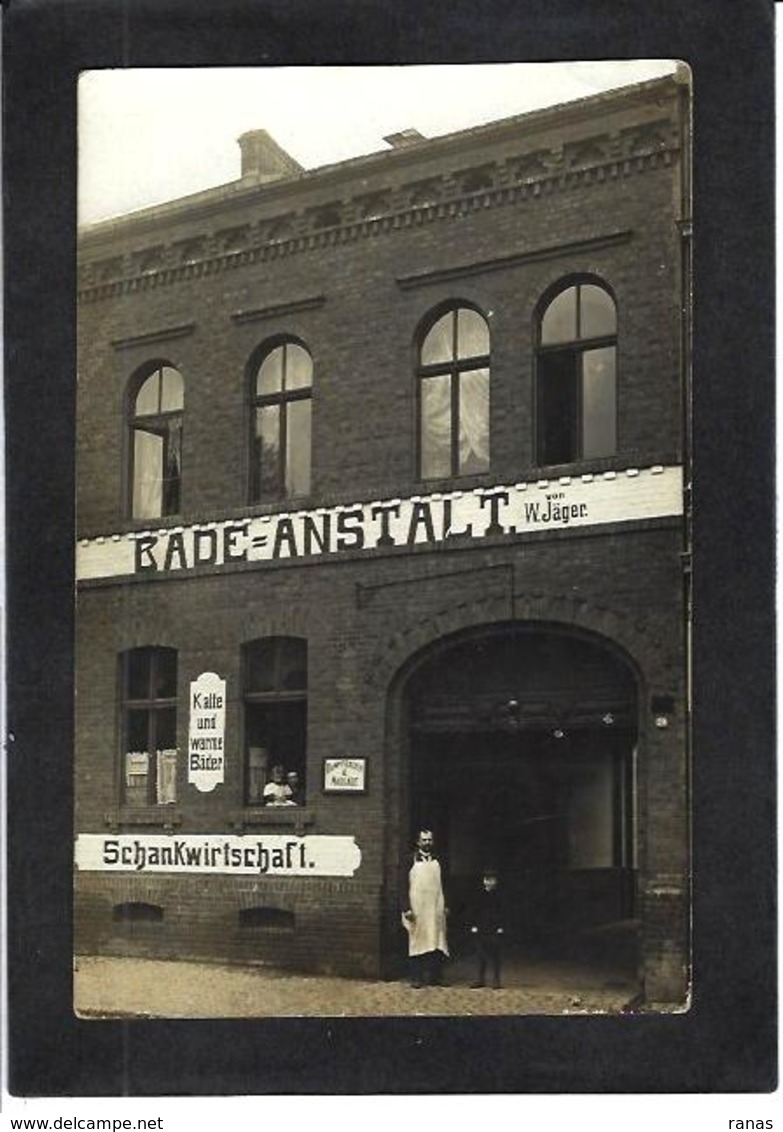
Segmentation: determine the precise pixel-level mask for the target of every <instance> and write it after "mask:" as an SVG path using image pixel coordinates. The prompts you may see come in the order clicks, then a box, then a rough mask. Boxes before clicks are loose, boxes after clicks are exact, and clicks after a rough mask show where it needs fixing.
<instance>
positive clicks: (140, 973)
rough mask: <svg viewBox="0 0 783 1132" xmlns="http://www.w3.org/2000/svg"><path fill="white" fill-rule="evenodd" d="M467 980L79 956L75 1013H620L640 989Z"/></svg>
mask: <svg viewBox="0 0 783 1132" xmlns="http://www.w3.org/2000/svg"><path fill="white" fill-rule="evenodd" d="M470 976H471V971H470V970H469V969H468V968H467V967H466V966H465V965H462V964H459V963H455V964H453V965H452V966H450V967H449V968H448V970H447V975H446V982H447V985H446V986H442V987H422V988H421V989H419V990H414V989H413V988H412V987H410V986H409V985H408V983H407V982H382V981H380V980H377V981H373V980H369V979H348V978H338V977H327V976H320V975H298V974H291V973H290V972H286V971H280V970H275V969H271V968H268V967H264V966H252V967H237V966H229V965H219V964H214V963H193V962H180V961H173V960H169V961H164V960H153V959H128V958H123V959H120V958H108V957H97V956H80V957H78V958H77V960H76V962H75V969H74V1006H75V1009H76V1013H77V1014H78V1015H79V1016H80V1017H85V1018H117V1017H121V1018H127V1017H129V1016H139V1017H146V1018H269V1017H384V1016H400V1015H408V1016H411V1015H413V1016H418V1015H438V1016H464V1015H496V1016H497V1015H525V1014H549V1015H559V1014H594V1013H601V1014H616V1013H618V1012H620V1011H621V1010H622V1009H623V1007H625V1006H626V1005H627V1004H628V1003H629V1001H630V1000H632V999H633V998H634V996H635V994H636V992H637V990H638V987H637V986H636V985H635V984H634V983H633V981H631V980H630V979H628V977H627V976H626V977H622V976H621V977H618V976H617V973H616V972H614V973H613V972H610V971H601V970H600V969H595V968H585V967H576V966H574V965H573V964H571V965H569V964H566V963H557V962H551V963H539V964H533V965H527V966H525V967H515V968H514V969H513V970H510V971H507V972H505V973H504V984H505V985H504V986H503V987H502V988H501V989H499V990H493V989H491V988H489V987H486V988H480V989H476V990H474V989H472V988H471V987H470V985H469V984H470Z"/></svg>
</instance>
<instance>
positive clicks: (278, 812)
mask: <svg viewBox="0 0 783 1132" xmlns="http://www.w3.org/2000/svg"><path fill="white" fill-rule="evenodd" d="M229 821H230V822H231V825H232V826H233V828H234V830H235V832H236V833H244V831H245V830H246V829H254V828H269V827H274V826H282V827H284V828H285V829H293V830H294V831H295V833H296V834H297V836H302V835H303V834H304V831H305V827H306V826H308V825H312V824H313V823H314V821H315V815H314V813H313V811H312V810H309V809H307V807H306V806H266V807H259V808H258V809H255V808H253V807H248V808H247V809H246V810H236V811H234V813H233V814H230V815H229Z"/></svg>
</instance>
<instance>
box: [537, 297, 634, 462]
mask: <svg viewBox="0 0 783 1132" xmlns="http://www.w3.org/2000/svg"><path fill="white" fill-rule="evenodd" d="M616 354H617V311H616V307H615V302H614V299H613V298H612V296H611V295H610V294H609V292H608V291H607V290H606V288H605V287H603V286H601V285H600V284H598V283H595V282H579V283H570V284H568V285H566V286H565V287H563V288H562V289H561V290H560V291H558V292H557V294H556V295H555V296H554V297H553V298H551V299H550V300H549V302H548V303H547V304H546V306H545V307H544V309H543V312H542V314H541V317H540V320H539V334H538V357H537V366H536V455H537V460H538V463H539V464H542V465H547V464H568V463H571V462H572V461H574V460H588V459H592V458H597V457H599V456H612V455H614V453H615V452H616V451H617V380H616Z"/></svg>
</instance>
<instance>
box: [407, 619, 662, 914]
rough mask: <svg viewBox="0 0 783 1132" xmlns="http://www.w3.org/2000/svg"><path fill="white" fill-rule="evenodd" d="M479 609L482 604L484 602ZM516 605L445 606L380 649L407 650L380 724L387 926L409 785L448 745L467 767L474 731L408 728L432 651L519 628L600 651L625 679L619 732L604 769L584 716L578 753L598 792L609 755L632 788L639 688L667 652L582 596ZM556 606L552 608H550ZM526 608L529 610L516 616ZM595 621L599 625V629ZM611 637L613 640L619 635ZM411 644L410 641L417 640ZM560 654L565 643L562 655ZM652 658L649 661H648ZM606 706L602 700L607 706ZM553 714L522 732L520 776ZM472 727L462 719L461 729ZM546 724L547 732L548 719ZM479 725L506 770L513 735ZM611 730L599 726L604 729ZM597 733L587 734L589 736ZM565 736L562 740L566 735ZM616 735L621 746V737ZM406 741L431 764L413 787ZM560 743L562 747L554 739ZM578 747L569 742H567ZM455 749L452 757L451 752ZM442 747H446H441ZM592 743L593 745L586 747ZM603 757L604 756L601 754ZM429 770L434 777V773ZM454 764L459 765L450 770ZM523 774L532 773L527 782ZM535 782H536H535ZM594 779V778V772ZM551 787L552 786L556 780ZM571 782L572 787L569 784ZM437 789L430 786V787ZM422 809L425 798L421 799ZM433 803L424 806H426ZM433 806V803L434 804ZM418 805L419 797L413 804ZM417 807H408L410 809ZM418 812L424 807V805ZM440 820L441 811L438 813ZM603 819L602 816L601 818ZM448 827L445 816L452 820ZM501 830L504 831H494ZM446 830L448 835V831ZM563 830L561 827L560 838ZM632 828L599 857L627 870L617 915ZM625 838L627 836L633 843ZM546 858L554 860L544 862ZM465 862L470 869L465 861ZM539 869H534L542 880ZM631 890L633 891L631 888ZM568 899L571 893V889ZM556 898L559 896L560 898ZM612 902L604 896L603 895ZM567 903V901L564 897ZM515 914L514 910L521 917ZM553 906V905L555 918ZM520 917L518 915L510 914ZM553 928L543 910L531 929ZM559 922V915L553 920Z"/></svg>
mask: <svg viewBox="0 0 783 1132" xmlns="http://www.w3.org/2000/svg"><path fill="white" fill-rule="evenodd" d="M491 604H493V603H491V602H487V603H486V606H490V605H491ZM485 608H486V607H485ZM518 610H519V612H521V613H523V616H522V617H517V618H515V619H513V620H509V618H508V616H507V610H506V611H505V612H506V616H498V614H499V613H500V610H499V609H497V610H496V615H495V616H494V617H493V616H492V615H491V612H490V609H489V608H486V614H487V616H485V618H484V619H481V620H477V619H476V615H477V612H478V611H477V609H476V604H475V603H473V604H472V608H471V610H470V611H467V610H460V609H459V608H457V609H451V610H448V611H443V613H441V614H439V615H437V616H435V617H433V618H431V619H429V620H428V621H425V622H423V623H420V624H419V625H417V626H415V627H413V628H411V629H410V630H409V631H407V632H406V631H404V630H403V631H401V632H399V633H398V634H396V635H395V637H394V638H393V640H392V641H390V642H389V646H390V647H389V648H388V650H387V653H386V655H387V657H388V656H390V655H394V654H396V656H399V654H400V653H401V652H404V653H405V654H407V655H406V657H405V660H404V661H403V663H402V664H400V665H399V667H398V668H397V670H396V672H395V673H394V676H393V677H392V679H391V681H390V684H389V692H388V697H387V729H386V752H385V760H384V761H385V773H386V777H387V783H388V786H389V789H388V793H387V797H388V798H389V799H390V802H391V805H390V809H389V813H388V817H389V819H390V820H389V823H388V835H387V845H386V861H387V874H386V891H387V897H388V896H390V897H391V899H388V902H387V917H388V919H387V922H388V923H389V925H390V927H391V925H393V920H394V915H395V912H396V888H397V887H398V885H399V876H400V873H399V861H400V860H401V859H404V856H405V850H406V847H407V844H408V841H409V840H410V832H411V830H410V823H411V821H414V820H417V817H416V815H417V814H418V810H417V809H416V807H415V806H414V805H413V804H412V799H411V791H412V790H413V791H415V792H417V793H418V792H419V791H423V792H425V793H426V791H427V789H428V788H429V789H430V794H431V793H432V787H433V783H434V782H436V781H437V775H439V774H440V771H439V770H438V769H437V767H438V758H441V760H443V757H444V755H446V757H447V762H445V763H444V762H443V761H441V764H440V765H441V767H444V766H446V765H448V759H449V758H450V754H451V752H456V757H457V759H459V758H460V757H461V758H462V759H463V761H464V762H465V767H466V768H467V767H468V765H469V758H470V757H469V755H467V754H466V752H467V751H469V750H470V749H472V747H473V744H474V742H475V738H476V737H472V736H469V735H468V734H467V733H463V734H461V733H459V732H460V726H459V725H458V724H456V723H455V724H454V729H453V732H452V733H449V725H448V724H446V725H445V726H444V727H443V731H444V734H442V735H440V736H435V737H433V736H430V742H429V743H427V744H424V745H422V742H421V739H422V736H421V735H418V736H416V737H413V736H412V733H411V710H410V704H409V702H408V695H407V693H408V690H409V689H410V688H411V687H412V686H413V685H415V682H416V680H417V676H418V675H419V674H420V673H422V672H426V671H427V668H428V666H429V667H430V668H431V667H432V663H433V659H435V661H436V662H437V657H438V656H439V655H443V656H444V657H445V656H447V655H451V656H452V657H454V656H456V653H455V652H454V651H452V650H455V649H457V650H458V649H459V646H460V645H461V644H466V643H467V644H470V642H476V641H485V640H486V641H492V640H495V641H499V640H502V639H504V638H505V637H511V636H520V637H521V636H524V637H525V638H526V639H531V638H532V637H534V636H536V635H537V636H538V637H539V638H542V639H543V638H546V637H550V638H551V639H552V640H559V641H561V642H563V641H567V640H568V639H571V640H572V641H573V642H574V648H575V649H577V648H578V647H582V648H583V649H587V650H588V654H589V650H590V649H591V648H592V649H593V650H594V655H595V656H596V658H599V657H600V656H602V655H604V656H605V657H606V658H607V661H608V665H609V668H612V666H614V668H613V670H614V671H615V672H616V673H620V672H621V671H624V672H625V673H626V678H625V679H621V678H618V682H619V683H620V684H622V685H623V688H622V690H621V694H620V697H619V698H620V699H621V700H622V701H623V703H624V705H625V718H624V720H623V724H622V727H623V729H624V730H623V734H622V735H620V734H619V733H618V731H617V730H616V731H615V732H614V734H613V735H612V743H611V744H610V745H609V748H607V750H611V757H610V756H609V755H608V754H607V755H606V759H607V760H608V762H605V764H604V767H605V769H601V767H600V766H599V762H600V758H598V755H597V752H596V751H595V743H594V742H593V743H592V744H591V736H590V734H589V733H588V732H589V726H590V725H589V724H585V723H583V724H582V725H581V726H582V730H581V732H580V737H579V749H580V750H581V751H583V752H584V753H585V759H586V760H587V759H592V765H593V766H594V767H595V768H596V773H597V774H599V775H603V776H604V778H605V782H606V784H605V785H604V786H603V787H601V788H602V789H604V791H605V792H606V791H607V790H609V789H610V787H609V785H608V779H606V775H607V774H609V773H611V770H610V768H609V762H614V763H616V765H618V766H619V765H620V764H623V769H622V773H623V775H625V776H626V785H625V786H624V787H623V789H624V790H625V802H624V803H623V804H624V805H629V804H630V802H629V799H630V798H631V794H632V791H635V780H634V784H633V786H630V785H629V784H630V781H631V779H630V777H628V776H630V775H632V774H635V765H636V750H637V746H636V745H637V742H638V743H639V746H640V747H642V748H643V744H644V736H643V731H644V722H643V716H644V713H643V711H642V710H641V708H642V705H643V704H644V703H645V702H646V700H647V695H648V693H647V688H648V686H649V681H650V679H652V680H653V681H654V680H655V676H656V670H657V671H658V672H660V671H663V670H665V660H662V659H661V658H660V657H657V656H655V653H656V651H657V650H656V649H655V646H654V645H652V644H651V642H649V640H647V639H645V638H644V636H643V634H640V633H639V631H638V630H637V629H636V628H635V627H634V626H632V625H631V624H629V620H628V619H627V618H623V617H620V616H619V615H617V614H614V613H613V612H612V611H609V610H590V609H589V608H588V607H587V606H586V605H585V603H576V602H572V601H565V600H552V599H551V598H550V599H545V600H541V599H539V600H528V601H527V602H525V603H519V604H518ZM556 613H559V614H560V616H559V617H558V616H554V614H556ZM524 614H527V615H528V616H524ZM600 630H602V631H600ZM618 637H619V638H620V640H619V641H618ZM629 643H631V644H632V646H633V649H634V652H635V653H636V655H629V650H628V648H627V645H628V644H629ZM417 646H418V647H417ZM566 655H567V650H566V651H565V653H563V656H566ZM656 662H657V663H656ZM621 708H622V705H621ZM607 711H608V709H607ZM599 719H600V717H597V718H596V720H595V721H593V730H594V732H596V734H597V732H598V731H600V730H601V724H600V722H599ZM419 723H420V724H421V725H422V726H423V727H424V729H425V730H426V729H427V727H428V726H430V727H432V726H433V725H432V724H431V721H430V723H429V724H428V723H427V722H423V723H422V720H420V721H419ZM554 723H555V721H554V719H553V720H548V719H541V720H540V721H539V723H538V725H537V730H535V733H531V732H529V733H528V734H527V736H526V739H527V742H526V751H527V757H526V760H525V762H526V765H527V767H528V770H529V774H528V777H530V776H531V775H532V778H536V777H540V776H539V775H538V770H536V769H535V768H536V767H538V768H539V769H540V768H541V767H542V766H545V765H546V761H547V759H546V756H545V752H544V749H543V746H542V743H544V742H545V741H548V735H552V734H553V733H554ZM438 726H439V725H438V724H437V723H436V724H434V727H435V729H436V730H437V729H438ZM471 726H475V721H474V723H473V724H468V728H470V727H471ZM547 727H548V728H549V733H548V735H547V733H546V728H547ZM478 730H479V731H481V732H482V734H481V735H480V736H479V737H478V747H479V748H483V749H485V750H490V749H491V750H492V751H493V752H494V753H498V758H499V765H500V764H503V765H504V766H505V767H506V770H505V771H504V772H503V773H505V774H508V773H509V772H508V766H509V765H510V763H509V759H510V761H511V763H513V762H514V758H513V756H512V745H513V744H512V739H511V737H510V736H509V734H508V732H507V729H506V727H505V724H504V722H503V721H502V719H500V718H497V719H496V720H495V721H492V720H490V721H488V722H487V721H486V720H485V721H484V722H483V723H480V724H478ZM609 731H610V729H609V728H607V729H605V733H606V735H607V736H608V735H609ZM593 738H595V736H593ZM570 742H571V740H570V739H569V743H570ZM623 744H624V746H623ZM414 748H416V758H417V759H419V760H421V758H422V752H423V751H425V750H426V760H425V761H428V762H429V764H430V766H431V768H432V769H431V770H430V771H429V772H428V773H429V776H430V777H429V778H427V775H426V774H425V777H424V778H422V777H421V775H419V777H418V779H416V781H415V782H414V785H413V787H412V786H411V781H412V766H413V763H414ZM561 749H562V748H561ZM574 749H576V747H574ZM460 751H462V755H461V756H460V754H459V752H460ZM447 752H448V753H447ZM591 752H592V753H591ZM601 757H604V756H603V755H601ZM454 771H455V768H454V767H453V766H451V768H450V773H451V774H452V786H451V787H449V789H451V790H452V794H451V795H450V797H447V798H445V797H441V798H440V805H441V812H442V810H443V806H444V805H445V807H446V808H447V809H449V810H453V809H454V801H455V799H458V798H459V790H458V789H457V792H456V793H455V792H454V785H453V773H454ZM433 773H434V774H435V776H436V777H435V778H433V777H432V775H433ZM457 773H460V772H457ZM522 777H523V776H520V774H519V773H518V772H514V771H512V774H511V778H509V780H508V782H505V783H504V785H503V789H506V790H510V791H513V790H516V791H524V790H525V789H527V787H526V786H525V784H524V783H523V782H522ZM532 778H531V781H532ZM539 785H540V782H539ZM596 785H598V781H597V779H596ZM552 788H553V785H552V783H551V782H550V783H549V785H548V789H550V790H551V789H552ZM555 788H556V787H555ZM572 789H573V788H572ZM435 793H436V794H437V793H438V791H437V789H436V791H435ZM425 808H426V806H425ZM431 808H432V807H431ZM435 808H437V804H436V806H435ZM419 809H421V806H419ZM414 811H415V813H414ZM422 815H423V811H422ZM528 817H529V818H530V820H531V821H533V820H535V818H536V815H534V814H532V811H531V814H530V815H528ZM440 820H442V819H440ZM607 820H609V819H607ZM451 824H452V826H453V821H452V823H451ZM501 832H503V831H501ZM453 836H454V835H453V830H452V834H451V837H452V840H453ZM473 836H474V832H471V831H466V833H465V837H466V839H467V841H470V839H471V837H473ZM505 836H506V840H507V839H508V830H506V831H505ZM568 836H569V835H568V834H567V833H566V838H567V837H568ZM637 836H638V829H636V828H635V827H634V828H633V830H631V827H630V825H629V826H628V829H627V830H626V832H625V833H624V834H623V838H624V839H625V842H626V848H625V850H624V855H623V857H622V859H619V858H618V859H617V860H616V861H614V860H612V859H609V860H607V861H606V862H605V864H606V867H607V871H608V870H609V869H610V868H611V866H612V865H614V864H616V865H618V867H619V866H622V867H623V868H624V869H625V873H624V876H623V878H622V884H623V885H625V886H626V887H627V890H628V893H629V895H628V897H627V898H625V897H623V898H619V899H618V901H617V911H616V917H623V916H625V917H628V916H631V915H632V914H633V912H634V911H635V908H634V896H633V895H630V893H631V889H632V887H633V885H634V884H635V871H634V870H635V866H636V864H637V858H636V850H635V841H634V839H635V838H636V837H637ZM632 841H634V844H633V846H632V844H631V843H632ZM501 842H502V838H501V839H500V841H498V846H499V845H500V844H501ZM449 848H450V850H451V852H452V853H453V852H454V849H455V846H454V845H451V846H449ZM457 848H458V850H459V855H460V858H461V863H460V868H461V870H462V871H463V872H464V871H465V861H466V859H468V858H471V856H475V855H476V853H477V852H479V853H480V851H481V850H479V849H477V848H476V846H475V845H468V846H467V847H466V846H465V845H459V846H457ZM492 851H493V852H496V853H497V852H498V851H500V852H501V853H502V852H504V851H503V850H499V849H498V848H497V847H496V848H493V849H492ZM477 862H478V858H476V861H474V862H473V865H475V866H476V867H478V864H477ZM549 864H552V862H549ZM468 871H470V870H469V869H468ZM540 879H541V878H539V881H540ZM466 883H467V875H466V876H465V877H463V876H460V877H459V878H458V880H457V887H458V888H460V886H461V887H464V886H465V884H466ZM634 891H635V890H634ZM595 892H597V886H596V885H594V886H593V895H591V894H588V901H589V900H591V899H593V898H594V893H595ZM461 896H462V894H461V892H460V893H458V898H459V899H461ZM567 899H569V900H570V897H568V898H567ZM458 902H459V900H458V901H455V903H458ZM561 904H562V900H561ZM610 904H611V901H610ZM572 910H573V904H572ZM521 915H522V913H521V912H520V916H521ZM556 917H557V913H556V914H555V918H556ZM518 918H519V917H518ZM604 918H605V919H608V918H610V913H609V912H607V913H606V916H605V917H604ZM550 927H551V923H550V924H546V923H545V922H544V920H543V919H540V921H539V923H538V925H537V928H538V929H539V930H541V931H546V930H548V929H549V928H550ZM564 927H565V922H563V924H562V925H561V928H564Z"/></svg>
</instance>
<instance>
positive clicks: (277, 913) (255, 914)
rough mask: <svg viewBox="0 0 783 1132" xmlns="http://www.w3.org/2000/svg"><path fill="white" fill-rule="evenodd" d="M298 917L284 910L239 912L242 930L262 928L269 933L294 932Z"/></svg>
mask: <svg viewBox="0 0 783 1132" xmlns="http://www.w3.org/2000/svg"><path fill="white" fill-rule="evenodd" d="M295 920H296V917H295V916H294V913H293V912H288V911H286V910H285V909H284V908H242V909H240V912H239V926H240V927H241V928H261V929H268V930H269V931H289V932H292V931H293V930H294V925H295Z"/></svg>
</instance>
